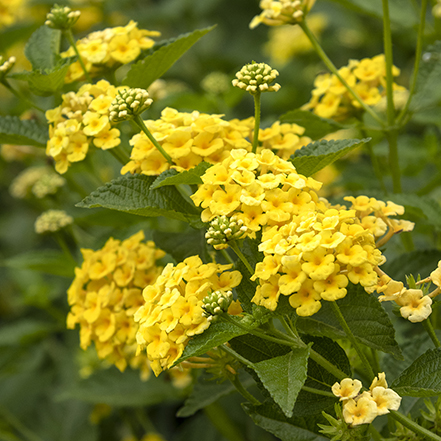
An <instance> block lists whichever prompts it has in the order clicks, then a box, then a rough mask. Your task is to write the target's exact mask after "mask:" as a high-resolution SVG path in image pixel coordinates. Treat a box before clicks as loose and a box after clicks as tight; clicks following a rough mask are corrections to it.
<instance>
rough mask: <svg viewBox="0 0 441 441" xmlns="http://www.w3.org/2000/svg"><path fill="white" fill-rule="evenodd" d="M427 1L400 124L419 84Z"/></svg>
mask: <svg viewBox="0 0 441 441" xmlns="http://www.w3.org/2000/svg"><path fill="white" fill-rule="evenodd" d="M427 2H428V0H422V2H421V12H420V24H419V27H418V37H417V45H416V51H415V66H414V68H413V74H412V83H411V85H410V89H409V98H408V99H407V102H406V105H405V106H404V108H403V110H402V111H401V113H400V115H399V116H398V119H397V122H398V124H402V123H403V120H404V118H405V116H406V114H407V112H408V111H409V107H410V103H411V102H412V98H413V96H414V94H415V89H416V85H417V79H418V71H419V69H420V63H421V58H422V53H423V40H424V29H425V26H426V12H427Z"/></svg>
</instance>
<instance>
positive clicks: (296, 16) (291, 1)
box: [250, 0, 315, 29]
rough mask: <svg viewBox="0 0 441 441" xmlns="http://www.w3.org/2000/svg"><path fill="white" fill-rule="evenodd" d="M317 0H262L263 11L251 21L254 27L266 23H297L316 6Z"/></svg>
mask: <svg viewBox="0 0 441 441" xmlns="http://www.w3.org/2000/svg"><path fill="white" fill-rule="evenodd" d="M314 3H315V0H279V1H277V0H276V1H275V0H260V8H261V9H262V12H261V13H260V15H256V16H255V17H254V18H253V20H252V21H251V23H250V28H251V29H253V28H255V27H256V26H259V24H260V23H264V24H266V25H268V26H280V25H284V24H297V23H299V22H301V21H302V20H303V19H304V16H305V15H306V14H307V13H308V12H309V11H310V9H311V8H312V7H313V6H314Z"/></svg>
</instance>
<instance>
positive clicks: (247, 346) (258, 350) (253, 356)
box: [230, 334, 291, 363]
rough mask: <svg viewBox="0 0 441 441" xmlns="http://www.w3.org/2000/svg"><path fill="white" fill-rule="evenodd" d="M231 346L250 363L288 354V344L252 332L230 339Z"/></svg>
mask: <svg viewBox="0 0 441 441" xmlns="http://www.w3.org/2000/svg"><path fill="white" fill-rule="evenodd" d="M230 345H231V347H232V348H233V349H234V350H235V351H236V352H238V353H239V354H240V355H242V356H243V357H245V358H246V359H247V360H249V361H251V362H252V363H258V362H260V361H264V360H268V359H270V358H274V357H279V356H281V355H286V354H288V353H289V352H290V351H291V349H290V347H289V346H285V345H280V344H278V343H274V342H272V341H268V340H264V339H262V338H260V337H256V336H255V335H252V334H244V335H241V336H240V337H236V338H233V339H232V340H231V341H230Z"/></svg>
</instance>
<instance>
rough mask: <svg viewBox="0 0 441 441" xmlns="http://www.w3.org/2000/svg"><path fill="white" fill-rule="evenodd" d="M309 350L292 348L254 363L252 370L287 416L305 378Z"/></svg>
mask: <svg viewBox="0 0 441 441" xmlns="http://www.w3.org/2000/svg"><path fill="white" fill-rule="evenodd" d="M309 350H310V348H309V347H308V348H298V349H292V350H291V351H290V352H288V353H287V354H285V355H281V356H279V357H275V358H270V359H268V360H263V361H260V362H258V363H254V371H255V372H256V373H257V375H258V376H259V378H260V380H261V381H262V384H263V385H264V386H265V389H266V390H267V391H268V392H269V393H270V395H271V397H272V398H273V400H274V401H275V402H276V403H277V404H278V405H279V406H280V408H281V409H282V411H283V413H284V414H285V415H286V416H287V417H288V418H291V416H292V413H293V409H294V404H295V402H296V400H297V396H298V394H299V392H300V389H301V388H302V386H303V384H304V383H305V380H306V371H307V369H308V358H309Z"/></svg>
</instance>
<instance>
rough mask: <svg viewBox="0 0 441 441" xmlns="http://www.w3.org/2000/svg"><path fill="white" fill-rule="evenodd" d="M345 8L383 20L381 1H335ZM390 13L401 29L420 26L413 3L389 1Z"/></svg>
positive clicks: (398, 0) (403, 0) (397, 0)
mask: <svg viewBox="0 0 441 441" xmlns="http://www.w3.org/2000/svg"><path fill="white" fill-rule="evenodd" d="M334 1H335V2H336V3H340V4H341V5H343V6H344V7H345V8H348V9H353V10H354V11H357V12H360V13H364V14H367V15H370V16H372V17H376V18H379V19H381V20H382V19H383V14H382V10H383V6H382V1H381V0H369V1H366V0H334ZM389 13H390V19H391V21H392V22H393V23H394V24H396V25H399V26H401V27H406V28H410V27H414V26H415V25H416V24H418V15H417V14H416V13H415V9H414V8H413V6H412V3H410V2H408V1H407V0H389Z"/></svg>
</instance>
